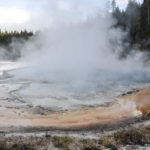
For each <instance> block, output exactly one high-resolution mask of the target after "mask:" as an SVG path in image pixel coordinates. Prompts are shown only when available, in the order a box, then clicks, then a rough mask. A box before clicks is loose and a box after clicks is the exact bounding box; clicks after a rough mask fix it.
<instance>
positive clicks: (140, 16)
mask: <svg viewBox="0 0 150 150" xmlns="http://www.w3.org/2000/svg"><path fill="white" fill-rule="evenodd" d="M111 5H112V16H113V17H114V18H115V20H116V23H115V24H114V27H115V28H118V27H119V28H121V29H122V30H123V31H127V32H128V36H127V37H126V39H125V40H124V42H128V43H130V46H134V45H137V46H138V48H139V49H140V50H148V51H150V0H144V1H143V2H142V3H138V2H137V1H136V0H129V1H128V4H127V7H126V9H124V10H121V9H120V8H119V7H118V6H117V5H116V1H115V0H112V3H111Z"/></svg>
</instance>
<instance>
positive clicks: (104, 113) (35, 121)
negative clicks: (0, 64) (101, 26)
mask: <svg viewBox="0 0 150 150" xmlns="http://www.w3.org/2000/svg"><path fill="white" fill-rule="evenodd" d="M10 65H11V63H10ZM15 66H17V65H14V68H11V70H12V69H14V70H13V71H9V69H8V71H9V72H7V70H6V69H5V72H4V73H3V78H2V79H1V80H0V92H1V93H3V94H1V95H0V98H1V102H0V106H1V107H0V113H1V116H0V120H1V124H0V126H1V129H3V128H2V127H10V126H16V127H18V126H23V127H29V126H30V127H35V128H36V127H49V128H57V129H69V128H82V127H87V126H89V125H98V124H102V123H108V122H110V121H111V122H114V121H118V120H122V119H126V118H129V117H136V116H138V115H141V114H142V113H145V112H147V111H148V109H149V106H150V105H149V93H150V90H149V89H148V90H147V91H146V90H144V91H143V92H139V93H137V95H136V94H133V95H130V96H128V97H126V96H125V97H120V96H121V95H122V94H124V93H128V92H130V91H135V90H140V89H143V88H147V87H149V86H150V84H149V83H148V82H149V80H148V79H149V76H148V75H147V72H143V73H142V74H141V72H139V74H138V76H139V77H138V78H136V79H135V78H134V75H132V73H130V74H129V73H128V74H122V73H121V74H118V77H116V76H114V75H113V77H112V76H111V77H110V75H109V74H107V73H108V72H105V76H104V75H102V74H101V73H97V74H96V75H95V76H94V77H93V78H92V77H90V78H89V80H86V82H85V81H84V82H82V84H81V82H80V84H79V82H70V81H60V80H59V81H56V80H53V81H52V80H51V81H50V80H49V81H48V80H45V81H43V80H36V79H31V78H30V79H29V78H28V76H27V77H26V78H23V77H20V76H17V75H18V72H19V71H21V70H22V69H21V68H19V69H17V68H18V66H17V67H15ZM16 72H17V74H15V73H16ZM103 73H104V72H103ZM106 74H107V76H106ZM112 74H114V73H112ZM143 74H145V77H146V78H145V80H140V76H143ZM5 75H7V76H5ZM8 75H9V76H8ZM128 76H130V82H129V80H128V78H129V77H128ZM5 77H6V78H5ZM131 77H132V78H131ZM136 77H137V75H136ZM133 79H134V80H133ZM126 81H128V82H126ZM75 83H76V84H75ZM142 99H144V102H143V101H141V100H142ZM93 107H94V108H93Z"/></svg>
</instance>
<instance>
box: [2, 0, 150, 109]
mask: <svg viewBox="0 0 150 150" xmlns="http://www.w3.org/2000/svg"><path fill="white" fill-rule="evenodd" d="M117 2H118V3H119V1H117ZM120 2H121V1H120ZM104 3H105V2H104ZM30 7H31V6H30ZM128 11H132V10H130V9H129V10H128ZM111 12H112V8H111V9H110V8H109V5H108V4H106V5H103V4H102V1H101V2H100V1H98V0H92V1H91V0H83V1H79V0H70V1H69V0H50V1H47V0H44V1H42V2H41V1H37V2H36V4H34V5H33V11H31V12H30V17H29V18H28V21H27V22H28V23H29V24H28V25H27V24H25V26H27V28H29V29H33V30H34V31H35V34H34V36H32V37H31V38H30V39H29V40H28V41H24V40H21V41H18V40H15V39H14V40H12V42H11V49H12V51H13V53H11V55H12V56H16V55H17V54H18V53H19V57H17V59H16V58H15V59H14V60H15V61H14V62H13V63H15V64H19V68H17V69H15V70H14V69H12V70H11V71H9V72H7V70H6V72H7V73H8V74H9V76H8V78H9V80H10V81H9V82H10V83H12V82H13V83H14V82H15V83H18V84H20V85H21V87H20V88H19V89H18V90H16V94H17V95H19V98H20V99H21V100H22V101H25V102H27V103H31V104H32V105H34V106H39V105H41V106H44V107H50V108H51V109H56V108H57V109H60V110H64V109H67V108H69V107H70V106H71V107H73V108H74V107H78V106H93V105H94V106H95V105H99V104H103V103H105V102H107V101H109V100H108V99H110V98H112V97H114V96H119V95H121V94H123V93H125V92H128V91H130V90H135V89H139V88H143V87H147V86H149V81H150V74H149V73H150V72H149V61H148V57H147V56H148V54H147V52H141V51H140V50H139V47H137V46H136V44H135V45H134V46H129V45H130V41H128V40H127V39H128V30H123V29H122V28H117V27H115V25H116V23H117V20H116V19H114V18H113V16H112V13H111ZM137 13H138V12H137ZM22 25H23V26H24V24H22ZM129 48H130V51H129V52H128V51H127V53H124V51H125V49H129ZM5 55H7V56H9V53H7V54H6V53H5V47H3V49H2V50H1V58H3V57H5ZM8 74H7V75H8ZM5 76H6V74H4V77H5Z"/></svg>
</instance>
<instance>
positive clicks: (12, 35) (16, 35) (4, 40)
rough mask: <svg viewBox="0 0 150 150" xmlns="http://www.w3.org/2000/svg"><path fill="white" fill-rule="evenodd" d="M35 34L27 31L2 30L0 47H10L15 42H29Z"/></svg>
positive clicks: (0, 32)
mask: <svg viewBox="0 0 150 150" xmlns="http://www.w3.org/2000/svg"><path fill="white" fill-rule="evenodd" d="M33 35H34V34H33V32H31V31H30V32H28V31H27V30H23V31H22V30H21V31H1V30H0V46H5V47H7V46H9V44H10V43H11V42H12V41H13V40H21V39H22V40H28V39H29V38H30V37H32V36H33Z"/></svg>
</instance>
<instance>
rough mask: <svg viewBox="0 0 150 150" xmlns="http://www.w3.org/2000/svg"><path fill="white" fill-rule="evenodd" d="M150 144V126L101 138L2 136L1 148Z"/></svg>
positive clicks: (113, 149)
mask: <svg viewBox="0 0 150 150" xmlns="http://www.w3.org/2000/svg"><path fill="white" fill-rule="evenodd" d="M146 144H150V126H145V127H140V128H134V127H129V128H128V129H122V130H119V131H117V132H115V133H113V134H111V135H109V136H108V135H104V136H103V137H101V138H100V139H84V138H82V139H78V138H71V137H68V136H51V135H48V134H46V135H45V136H43V137H36V136H35V137H33V136H31V137H30V136H29V137H28V136H26V137H21V136H20V137H15V136H12V137H5V136H3V137H1V138H0V150H41V149H55V148H57V149H61V150H76V149H79V150H104V149H106V148H107V149H110V150H119V149H121V147H123V146H127V145H128V147H129V149H133V147H138V146H145V145H146Z"/></svg>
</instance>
